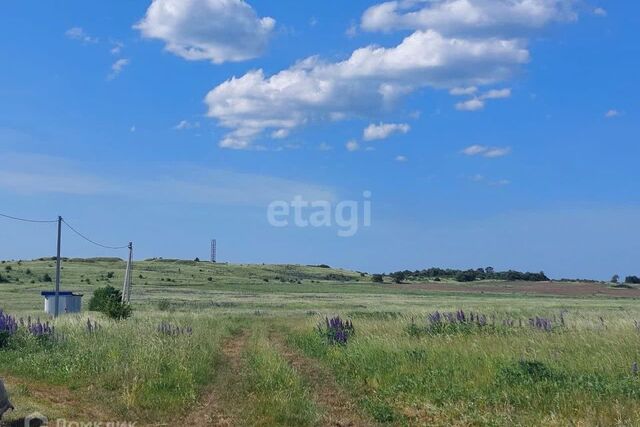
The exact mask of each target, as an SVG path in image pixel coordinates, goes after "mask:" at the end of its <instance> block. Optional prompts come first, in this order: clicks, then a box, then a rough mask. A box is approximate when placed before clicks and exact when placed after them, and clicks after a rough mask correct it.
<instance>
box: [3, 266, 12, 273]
mask: <svg viewBox="0 0 640 427" xmlns="http://www.w3.org/2000/svg"><path fill="white" fill-rule="evenodd" d="M4 269H5V271H6V272H7V273H9V272H10V271H11V270H12V268H11V266H10V265H7V266H6V267H5V268H4Z"/></svg>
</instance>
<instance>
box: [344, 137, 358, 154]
mask: <svg viewBox="0 0 640 427" xmlns="http://www.w3.org/2000/svg"><path fill="white" fill-rule="evenodd" d="M345 147H346V149H347V151H358V150H359V149H360V144H358V141H356V140H354V139H352V140H351V141H348V142H347V143H346V144H345Z"/></svg>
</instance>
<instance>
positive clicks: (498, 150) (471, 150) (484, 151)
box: [462, 144, 511, 158]
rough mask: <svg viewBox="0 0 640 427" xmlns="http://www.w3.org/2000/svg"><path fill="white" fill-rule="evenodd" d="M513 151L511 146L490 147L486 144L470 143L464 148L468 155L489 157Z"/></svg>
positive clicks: (463, 152) (500, 155)
mask: <svg viewBox="0 0 640 427" xmlns="http://www.w3.org/2000/svg"><path fill="white" fill-rule="evenodd" d="M510 152H511V147H488V146H486V145H478V144H474V145H470V146H468V147H467V148H465V149H464V150H462V154H465V155H467V156H478V155H480V156H482V157H487V158H496V157H502V156H506V155H507V154H509V153H510Z"/></svg>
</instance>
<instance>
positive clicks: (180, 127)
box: [173, 120, 200, 130]
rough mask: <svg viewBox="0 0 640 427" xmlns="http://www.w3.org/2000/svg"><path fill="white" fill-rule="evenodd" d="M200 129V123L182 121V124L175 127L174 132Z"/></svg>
mask: <svg viewBox="0 0 640 427" xmlns="http://www.w3.org/2000/svg"><path fill="white" fill-rule="evenodd" d="M199 127H200V122H190V121H189V120H180V123H178V124H177V125H175V126H174V127H173V129H174V130H189V129H197V128H199Z"/></svg>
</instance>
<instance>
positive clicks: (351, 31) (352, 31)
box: [344, 22, 358, 38]
mask: <svg viewBox="0 0 640 427" xmlns="http://www.w3.org/2000/svg"><path fill="white" fill-rule="evenodd" d="M344 33H345V34H346V35H347V37H349V38H353V37H355V36H357V35H358V26H357V25H356V24H354V23H353V22H352V23H351V25H349V28H347V30H346V31H345V32H344Z"/></svg>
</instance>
